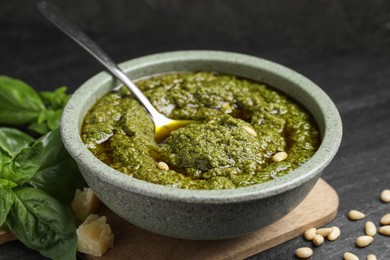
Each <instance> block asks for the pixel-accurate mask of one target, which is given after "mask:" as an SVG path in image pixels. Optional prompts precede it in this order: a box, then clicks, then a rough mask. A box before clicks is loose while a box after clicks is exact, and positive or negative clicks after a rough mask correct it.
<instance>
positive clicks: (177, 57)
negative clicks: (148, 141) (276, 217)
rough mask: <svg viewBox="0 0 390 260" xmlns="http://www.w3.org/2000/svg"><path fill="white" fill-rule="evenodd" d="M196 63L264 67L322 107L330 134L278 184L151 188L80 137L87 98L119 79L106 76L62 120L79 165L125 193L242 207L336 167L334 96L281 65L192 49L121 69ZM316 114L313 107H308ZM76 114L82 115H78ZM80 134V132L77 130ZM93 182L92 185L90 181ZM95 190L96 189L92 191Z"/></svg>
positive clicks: (78, 95)
mask: <svg viewBox="0 0 390 260" xmlns="http://www.w3.org/2000/svg"><path fill="white" fill-rule="evenodd" d="M192 60H204V61H208V60H213V61H220V62H225V63H229V64H233V65H234V64H235V65H246V66H254V67H258V68H259V69H261V70H266V71H269V72H272V73H276V74H277V75H278V76H280V77H284V78H286V79H287V80H289V81H292V82H294V83H296V84H297V86H299V87H300V88H302V89H303V90H305V91H307V92H309V91H310V92H311V97H312V98H313V100H314V101H315V102H316V103H317V104H318V105H319V107H320V108H321V113H322V116H323V118H324V130H323V136H322V141H321V145H320V147H319V148H318V150H317V151H316V153H315V154H314V155H313V157H312V158H310V159H309V160H308V161H307V162H306V163H304V164H303V165H301V166H300V167H298V168H297V169H295V170H293V171H291V172H290V173H288V174H286V175H284V176H282V177H279V178H277V179H274V180H271V181H268V182H265V183H261V184H255V185H251V186H247V187H242V188H235V189H226V190H187V189H180V188H175V187H169V186H164V185H160V184H154V183H149V182H147V181H144V180H140V179H136V178H134V177H132V176H129V175H126V174H123V173H121V172H119V171H117V170H115V169H113V168H111V167H109V166H108V165H106V164H105V163H103V162H102V161H100V160H99V159H98V158H96V157H95V156H94V155H93V154H92V153H91V152H90V151H89V150H88V149H87V147H86V146H85V145H84V143H83V142H82V140H81V138H80V134H79V131H80V124H81V120H82V119H80V118H78V117H77V115H79V114H80V113H81V112H82V110H83V105H84V103H83V102H81V101H82V100H84V99H85V96H88V95H89V96H91V95H92V93H91V87H93V86H95V89H96V88H98V86H97V85H99V84H100V85H102V84H105V83H107V82H110V81H113V77H112V76H111V75H110V74H109V73H107V72H105V71H103V72H100V73H98V74H96V75H95V76H93V77H92V78H90V79H88V80H87V81H86V82H84V83H83V84H82V85H81V86H80V87H79V88H78V89H77V90H76V91H75V92H74V94H73V95H72V96H71V98H70V99H69V101H68V103H67V105H66V107H65V108H64V112H63V116H62V119H61V138H62V140H63V143H64V145H65V148H66V149H67V150H68V152H69V153H70V155H71V156H72V157H73V158H74V159H75V160H76V162H77V163H78V164H79V166H82V167H84V168H85V167H86V168H87V169H88V170H89V171H93V172H94V173H95V177H96V178H98V179H99V180H101V181H104V182H107V183H109V184H111V185H114V186H116V187H118V188H119V189H121V190H124V191H131V192H132V193H137V194H142V195H147V196H150V197H153V198H159V199H163V200H171V201H180V202H187V203H199V204H206V203H207V204H209V203H218V204H225V203H236V202H242V201H249V200H257V199H263V198H266V197H270V196H275V195H278V194H280V193H283V192H285V191H287V190H291V189H294V188H297V187H298V186H300V185H301V184H303V183H305V182H307V181H309V180H310V179H313V178H318V177H319V176H320V174H321V172H322V170H323V169H324V168H325V167H326V166H327V165H328V164H329V163H330V161H331V160H332V159H333V157H334V156H335V154H336V153H337V151H338V148H339V146H340V143H341V138H342V122H341V117H340V115H339V112H338V110H337V108H336V106H335V104H334V103H333V101H332V100H331V99H330V98H329V97H328V95H327V94H326V93H325V92H324V91H323V90H322V89H321V88H320V87H319V86H317V85H316V84H315V83H314V82H312V81H311V80H309V79H307V78H306V77H304V76H303V75H301V74H300V73H298V72H296V71H293V70H292V69H289V68H287V67H285V66H283V65H280V64H277V63H275V62H272V61H269V60H266V59H262V58H259V57H254V56H250V55H246V54H241V53H234V52H226V51H211V50H186V51H172V52H165V53H157V54H151V55H147V56H143V57H140V58H136V59H131V60H128V61H125V62H123V63H120V64H119V66H120V67H121V68H122V69H123V70H124V71H125V72H126V73H128V72H129V71H131V70H135V69H138V68H142V67H147V66H152V65H155V64H161V63H167V62H168V63H169V62H174V61H176V62H177V61H178V62H189V61H192ZM308 110H309V112H310V108H308ZM75 115H76V116H75ZM75 129H77V131H75ZM86 181H87V183H89V181H88V180H86ZM92 189H93V187H92Z"/></svg>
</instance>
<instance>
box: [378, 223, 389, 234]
mask: <svg viewBox="0 0 390 260" xmlns="http://www.w3.org/2000/svg"><path fill="white" fill-rule="evenodd" d="M379 233H381V234H382V235H384V236H390V225H387V226H382V227H380V228H379Z"/></svg>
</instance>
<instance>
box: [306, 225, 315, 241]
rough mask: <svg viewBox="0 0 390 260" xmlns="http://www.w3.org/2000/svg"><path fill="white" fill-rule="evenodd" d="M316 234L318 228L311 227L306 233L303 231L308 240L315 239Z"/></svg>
mask: <svg viewBox="0 0 390 260" xmlns="http://www.w3.org/2000/svg"><path fill="white" fill-rule="evenodd" d="M316 234H317V229H316V228H309V229H308V230H306V231H305V233H303V236H304V238H305V239H306V240H313V238H314V237H315V235H316Z"/></svg>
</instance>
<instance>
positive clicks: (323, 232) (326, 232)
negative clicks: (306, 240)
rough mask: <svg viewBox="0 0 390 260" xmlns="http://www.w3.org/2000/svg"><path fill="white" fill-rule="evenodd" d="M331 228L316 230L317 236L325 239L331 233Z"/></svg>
mask: <svg viewBox="0 0 390 260" xmlns="http://www.w3.org/2000/svg"><path fill="white" fill-rule="evenodd" d="M332 231H333V227H330V228H319V229H317V234H318V235H321V236H323V237H327V236H328V235H329V234H330V233H332Z"/></svg>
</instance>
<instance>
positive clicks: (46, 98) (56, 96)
mask: <svg viewBox="0 0 390 260" xmlns="http://www.w3.org/2000/svg"><path fill="white" fill-rule="evenodd" d="M66 90H67V88H66V87H65V86H63V87H60V88H57V89H56V90H54V91H41V92H39V93H38V94H39V96H40V98H41V99H42V101H43V103H44V104H45V105H46V106H48V107H50V108H52V109H60V108H63V107H64V106H65V105H66V102H68V99H69V98H70V96H69V95H67V94H66Z"/></svg>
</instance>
